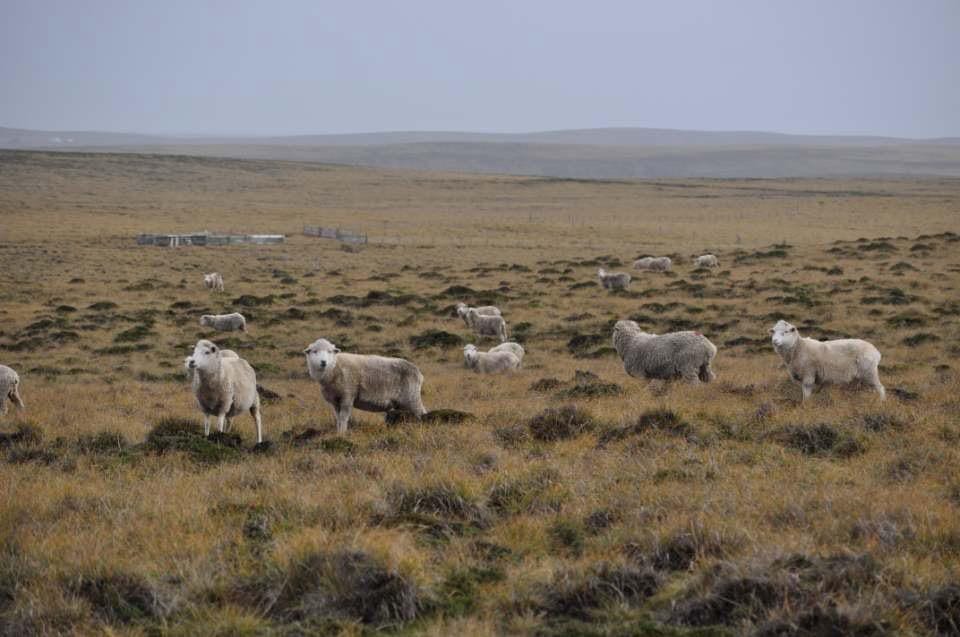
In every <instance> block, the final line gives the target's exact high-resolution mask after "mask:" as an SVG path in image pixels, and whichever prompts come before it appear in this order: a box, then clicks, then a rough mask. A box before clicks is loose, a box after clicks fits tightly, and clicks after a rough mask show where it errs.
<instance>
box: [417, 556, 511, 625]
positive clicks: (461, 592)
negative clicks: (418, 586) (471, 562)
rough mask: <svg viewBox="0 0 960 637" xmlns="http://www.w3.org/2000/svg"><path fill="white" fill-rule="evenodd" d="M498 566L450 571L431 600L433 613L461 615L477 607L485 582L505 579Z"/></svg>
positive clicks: (451, 615)
mask: <svg viewBox="0 0 960 637" xmlns="http://www.w3.org/2000/svg"><path fill="white" fill-rule="evenodd" d="M504 577H505V576H504V574H503V571H501V570H500V569H498V568H490V567H483V566H471V567H469V568H466V569H463V570H458V571H454V572H452V573H450V574H449V575H448V576H447V577H446V578H445V579H444V580H443V582H442V583H441V584H440V586H439V587H438V588H437V591H436V592H435V593H434V595H433V598H432V599H431V600H430V606H429V610H430V612H431V614H434V613H436V614H440V615H443V616H445V617H460V616H463V615H466V614H468V613H470V612H472V611H474V610H476V608H477V602H478V597H479V595H480V594H481V591H480V590H479V589H480V587H481V586H482V585H484V584H488V583H492V582H499V581H502V580H503V579H504Z"/></svg>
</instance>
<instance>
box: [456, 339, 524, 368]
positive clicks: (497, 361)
mask: <svg viewBox="0 0 960 637" xmlns="http://www.w3.org/2000/svg"><path fill="white" fill-rule="evenodd" d="M463 362H464V363H465V364H466V366H467V367H468V368H470V369H472V370H473V371H475V372H477V373H478V374H499V373H502V372H506V371H510V370H514V369H519V368H520V358H519V357H518V356H517V355H516V354H514V353H513V352H512V351H509V350H506V349H501V350H498V351H494V350H490V351H489V352H481V351H480V350H478V349H477V347H476V346H475V345H467V346H466V347H464V348H463Z"/></svg>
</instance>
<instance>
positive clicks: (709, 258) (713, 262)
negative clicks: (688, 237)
mask: <svg viewBox="0 0 960 637" xmlns="http://www.w3.org/2000/svg"><path fill="white" fill-rule="evenodd" d="M693 264H694V265H695V266H697V267H698V268H718V267H720V260H719V259H717V255H715V254H702V255H700V256H699V257H696V258H695V259H694V260H693Z"/></svg>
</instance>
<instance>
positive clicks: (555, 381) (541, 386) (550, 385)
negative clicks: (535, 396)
mask: <svg viewBox="0 0 960 637" xmlns="http://www.w3.org/2000/svg"><path fill="white" fill-rule="evenodd" d="M561 385H563V381H561V380H560V379H559V378H541V379H539V380H535V381H534V382H533V383H531V384H530V391H536V392H548V391H550V390H552V389H556V388H557V387H560V386H561Z"/></svg>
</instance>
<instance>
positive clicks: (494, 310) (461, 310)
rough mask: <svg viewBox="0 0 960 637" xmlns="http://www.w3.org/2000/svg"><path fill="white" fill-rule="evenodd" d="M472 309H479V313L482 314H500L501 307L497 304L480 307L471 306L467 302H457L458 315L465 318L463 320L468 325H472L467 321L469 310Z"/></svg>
mask: <svg viewBox="0 0 960 637" xmlns="http://www.w3.org/2000/svg"><path fill="white" fill-rule="evenodd" d="M471 309H474V310H476V311H477V314H480V315H481V316H500V308H498V307H497V306H495V305H481V306H479V307H474V308H471V307H470V306H469V305H467V304H466V303H462V302H461V303H457V316H459V317H460V318H462V319H463V322H464V323H466V325H467V327H470V323H469V322H468V321H467V312H468V311H469V310H471Z"/></svg>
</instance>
